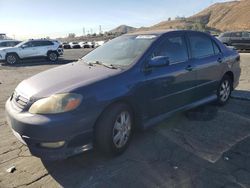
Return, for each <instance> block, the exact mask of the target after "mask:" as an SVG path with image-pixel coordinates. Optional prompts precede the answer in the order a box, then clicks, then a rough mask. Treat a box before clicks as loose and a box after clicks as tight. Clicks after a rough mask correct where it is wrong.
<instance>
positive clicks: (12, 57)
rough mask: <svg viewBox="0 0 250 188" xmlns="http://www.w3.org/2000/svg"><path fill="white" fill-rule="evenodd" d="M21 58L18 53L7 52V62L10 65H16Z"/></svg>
mask: <svg viewBox="0 0 250 188" xmlns="http://www.w3.org/2000/svg"><path fill="white" fill-rule="evenodd" d="M18 60H19V58H18V56H17V55H16V54H7V55H6V63H8V64H9V65H14V64H16V63H17V62H18Z"/></svg>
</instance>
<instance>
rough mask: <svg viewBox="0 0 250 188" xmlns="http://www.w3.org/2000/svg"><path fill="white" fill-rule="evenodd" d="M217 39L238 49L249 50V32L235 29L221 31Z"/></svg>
mask: <svg viewBox="0 0 250 188" xmlns="http://www.w3.org/2000/svg"><path fill="white" fill-rule="evenodd" d="M218 39H219V40H220V41H221V42H222V43H223V44H225V45H227V46H234V47H235V48H236V49H238V50H250V32H249V31H237V32H226V33H222V34H221V35H220V36H219V37H218Z"/></svg>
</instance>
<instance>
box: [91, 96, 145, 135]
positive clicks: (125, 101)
mask: <svg viewBox="0 0 250 188" xmlns="http://www.w3.org/2000/svg"><path fill="white" fill-rule="evenodd" d="M116 104H125V105H127V106H128V107H129V108H130V110H131V112H132V115H133V123H134V125H135V127H134V128H135V129H137V128H139V125H140V122H141V121H140V120H139V118H138V112H137V110H136V107H135V105H134V104H133V103H132V102H131V101H130V100H129V99H128V98H120V99H117V100H114V101H112V102H111V103H110V104H108V105H107V106H106V107H105V108H104V109H103V110H102V111H101V113H100V114H99V116H98V117H97V119H96V121H95V123H94V127H93V130H94V132H95V130H96V125H97V123H98V121H99V120H100V118H101V117H102V115H103V114H104V113H105V112H106V111H107V110H109V109H110V108H112V106H114V105H116Z"/></svg>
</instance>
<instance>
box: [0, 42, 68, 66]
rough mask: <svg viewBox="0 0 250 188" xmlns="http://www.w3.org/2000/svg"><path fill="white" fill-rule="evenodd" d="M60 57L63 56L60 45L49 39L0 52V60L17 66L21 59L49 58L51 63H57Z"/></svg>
mask: <svg viewBox="0 0 250 188" xmlns="http://www.w3.org/2000/svg"><path fill="white" fill-rule="evenodd" d="M60 55H63V49H62V46H61V45H60V43H59V42H58V41H52V40H47V39H40V40H28V41H24V42H22V43H20V44H18V45H16V46H15V47H9V48H3V49H1V50H0V60H2V61H5V62H6V63H8V64H15V63H17V62H18V61H19V60H20V59H27V58H35V57H47V58H48V59H49V60H50V61H52V62H55V61H57V60H58V57H59V56H60Z"/></svg>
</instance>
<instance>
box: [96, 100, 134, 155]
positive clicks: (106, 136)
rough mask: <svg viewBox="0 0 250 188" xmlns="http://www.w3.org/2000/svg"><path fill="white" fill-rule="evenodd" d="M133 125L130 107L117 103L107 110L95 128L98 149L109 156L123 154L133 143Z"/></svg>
mask: <svg viewBox="0 0 250 188" xmlns="http://www.w3.org/2000/svg"><path fill="white" fill-rule="evenodd" d="M133 124H134V120H133V114H132V111H131V109H130V108H129V106H128V105H126V104H123V103H117V104H114V105H113V106H111V107H110V108H108V109H107V110H105V111H104V113H103V114H102V115H101V117H100V118H99V119H98V121H97V123H96V126H95V144H96V146H97V149H99V150H100V151H101V152H102V153H104V154H106V155H108V156H116V155H120V154H122V153H123V152H124V151H125V150H126V148H127V147H128V145H129V143H130V141H131V137H132V133H133Z"/></svg>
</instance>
